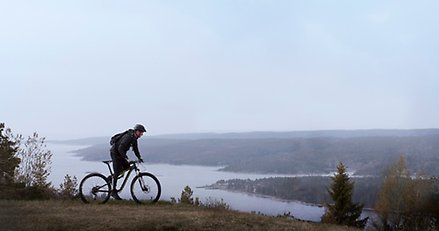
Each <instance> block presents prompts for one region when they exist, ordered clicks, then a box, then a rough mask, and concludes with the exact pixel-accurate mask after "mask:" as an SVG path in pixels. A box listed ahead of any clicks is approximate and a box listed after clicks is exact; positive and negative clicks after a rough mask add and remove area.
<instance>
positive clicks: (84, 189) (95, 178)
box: [79, 173, 111, 204]
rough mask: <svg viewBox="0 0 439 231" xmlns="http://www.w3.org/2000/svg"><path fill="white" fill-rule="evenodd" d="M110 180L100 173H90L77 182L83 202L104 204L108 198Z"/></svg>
mask: <svg viewBox="0 0 439 231" xmlns="http://www.w3.org/2000/svg"><path fill="white" fill-rule="evenodd" d="M110 183H111V182H108V181H107V178H106V177H105V176H104V175H102V174H100V173H92V174H88V175H87V176H85V177H84V179H82V181H81V184H79V195H80V196H81V200H82V201H83V202H84V203H92V204H104V203H105V202H107V201H108V199H110V192H111V186H110Z"/></svg>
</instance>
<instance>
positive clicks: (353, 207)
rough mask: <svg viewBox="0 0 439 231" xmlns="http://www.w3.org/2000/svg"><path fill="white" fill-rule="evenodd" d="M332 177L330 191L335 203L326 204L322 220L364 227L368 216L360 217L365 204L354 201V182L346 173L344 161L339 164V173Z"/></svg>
mask: <svg viewBox="0 0 439 231" xmlns="http://www.w3.org/2000/svg"><path fill="white" fill-rule="evenodd" d="M331 179H332V183H331V186H330V189H329V190H328V193H329V195H330V197H331V198H332V200H333V201H334V204H326V212H325V214H324V215H323V217H322V222H324V223H332V224H339V225H348V226H355V227H359V228H364V227H365V225H366V222H367V220H368V218H365V219H361V220H360V219H359V218H360V216H361V212H362V210H363V205H362V204H356V203H353V202H352V194H353V189H354V183H353V182H351V180H350V178H349V176H348V174H347V173H346V167H345V166H344V165H343V163H340V164H339V165H338V166H337V173H336V174H335V175H334V176H333V177H331Z"/></svg>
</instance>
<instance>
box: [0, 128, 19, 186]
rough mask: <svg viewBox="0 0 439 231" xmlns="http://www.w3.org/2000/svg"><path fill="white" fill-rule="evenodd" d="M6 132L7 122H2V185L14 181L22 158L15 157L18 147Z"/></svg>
mask: <svg viewBox="0 0 439 231" xmlns="http://www.w3.org/2000/svg"><path fill="white" fill-rule="evenodd" d="M7 130H8V129H6V132H7ZM4 132H5V124H4V123H0V185H3V186H4V185H9V184H11V183H13V182H14V175H15V169H16V168H17V167H18V165H19V164H20V159H19V158H17V157H15V154H16V152H17V150H18V147H17V145H16V143H15V142H13V141H11V140H10V139H9V137H8V136H7V135H6V134H4Z"/></svg>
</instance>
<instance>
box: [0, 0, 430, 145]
mask: <svg viewBox="0 0 439 231" xmlns="http://www.w3.org/2000/svg"><path fill="white" fill-rule="evenodd" d="M438 10H439V1H433V0H432V1H422V0H421V1H381V0H380V1H378V0H370V1H348V0H345V1H342V0H339V1H326V0H321V1H315V0H307V1H299V0H297V1H295V0H286V1H282V0H277V1H269V0H265V1H262V0H221V1H213V0H211V1H209V0H207V1H206V0H199V1H191V0H187V1H177V0H176V1H171V0H151V1H133V0H127V1H120V0H117V1H116V0H102V1H101V0H75V1H58V0H53V1H50V0H40V1H23V0H14V1H10V0H0V89H1V98H0V122H3V123H5V124H6V127H10V128H11V129H12V131H13V132H14V133H19V134H23V135H25V136H27V135H31V134H32V133H33V132H37V133H39V134H40V136H43V137H47V138H48V139H71V138H84V137H94V136H111V135H113V134H114V133H116V132H119V131H122V130H125V129H127V128H130V127H132V126H133V125H134V124H136V123H142V124H144V125H145V127H146V128H147V129H148V133H147V135H158V134H169V133H192V132H249V131H294V130H327V129H415V128H438V127H439V103H438V100H437V99H438V98H439V97H438V96H439V67H438V64H439V43H438V41H439V30H438V29H437V25H439V14H437V12H438Z"/></svg>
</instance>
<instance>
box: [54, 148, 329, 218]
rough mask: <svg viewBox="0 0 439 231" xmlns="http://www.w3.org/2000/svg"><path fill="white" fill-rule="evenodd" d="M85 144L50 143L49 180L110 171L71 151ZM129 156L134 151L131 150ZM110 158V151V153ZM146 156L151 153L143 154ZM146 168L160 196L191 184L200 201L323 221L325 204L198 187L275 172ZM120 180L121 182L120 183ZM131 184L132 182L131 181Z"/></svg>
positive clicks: (124, 194)
mask: <svg viewBox="0 0 439 231" xmlns="http://www.w3.org/2000/svg"><path fill="white" fill-rule="evenodd" d="M83 147H84V146H72V145H61V144H52V143H48V144H47V148H48V149H49V150H51V151H52V153H53V156H52V166H51V170H52V172H51V174H50V176H49V180H50V181H51V182H52V185H54V186H55V187H56V188H59V185H60V184H61V183H62V182H63V180H64V176H65V175H66V174H69V175H70V176H76V177H77V178H78V185H79V182H80V181H81V179H82V178H83V177H84V176H85V175H86V174H88V173H89V172H101V173H104V175H108V168H107V166H106V165H105V164H103V163H102V162H93V161H83V160H81V158H80V157H79V156H76V155H75V154H74V153H72V151H73V150H77V149H80V148H83ZM128 156H129V158H133V159H134V155H133V154H132V153H129V155H128ZM108 157H109V158H108V159H110V154H108ZM144 159H145V160H147V159H148V157H147V156H144ZM140 168H141V169H142V170H143V171H147V172H151V173H153V174H154V175H156V176H157V178H158V179H159V180H160V183H161V185H162V195H161V197H160V199H161V200H170V198H172V197H174V198H180V195H181V192H182V191H183V189H184V187H186V186H189V187H191V188H192V190H193V191H194V194H193V197H194V198H196V197H198V198H199V199H200V201H201V202H205V201H206V200H207V199H208V198H209V200H218V201H219V200H221V199H223V200H224V202H225V203H227V204H228V205H230V207H231V209H233V210H238V211H244V212H257V213H263V214H267V215H273V216H276V215H279V214H280V215H282V214H285V213H290V214H291V215H293V216H295V217H296V218H299V219H303V220H309V221H320V217H321V216H322V215H323V213H324V208H322V207H318V206H312V205H309V204H305V203H301V202H299V201H285V200H279V199H275V198H271V197H263V196H255V195H249V194H245V193H239V192H229V191H224V190H211V189H205V188H199V187H202V186H206V185H210V184H212V183H215V182H216V181H218V180H228V179H258V178H265V177H276V176H292V175H276V174H249V173H234V172H223V171H218V169H219V168H220V167H206V166H190V165H169V164H151V163H145V164H143V165H141V166H140ZM120 184H121V183H120V182H119V185H120ZM128 186H129V185H128ZM120 195H121V197H122V198H124V199H130V198H131V196H130V192H129V187H127V185H126V186H125V188H124V190H123V191H122V193H121V194H120Z"/></svg>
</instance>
